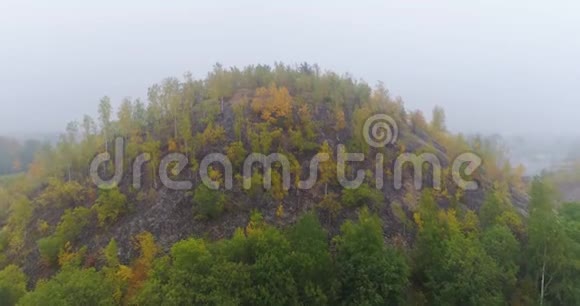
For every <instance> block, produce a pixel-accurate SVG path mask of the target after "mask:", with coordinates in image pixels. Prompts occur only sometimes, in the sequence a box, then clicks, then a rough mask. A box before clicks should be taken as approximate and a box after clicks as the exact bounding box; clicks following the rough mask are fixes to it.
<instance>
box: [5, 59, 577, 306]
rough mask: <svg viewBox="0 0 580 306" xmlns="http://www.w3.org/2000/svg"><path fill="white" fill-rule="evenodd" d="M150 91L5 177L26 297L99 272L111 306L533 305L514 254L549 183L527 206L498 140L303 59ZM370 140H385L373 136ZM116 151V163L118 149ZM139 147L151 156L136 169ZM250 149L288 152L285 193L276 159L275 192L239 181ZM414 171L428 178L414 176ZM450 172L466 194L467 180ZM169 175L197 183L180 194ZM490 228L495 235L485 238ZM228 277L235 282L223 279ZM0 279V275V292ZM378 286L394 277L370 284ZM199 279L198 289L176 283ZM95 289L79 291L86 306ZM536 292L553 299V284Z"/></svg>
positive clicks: (74, 130)
mask: <svg viewBox="0 0 580 306" xmlns="http://www.w3.org/2000/svg"><path fill="white" fill-rule="evenodd" d="M146 100H147V102H144V101H142V100H140V99H136V100H132V99H129V98H127V99H125V100H123V101H122V103H121V105H120V107H119V109H117V110H114V109H112V107H111V101H110V99H109V98H107V97H103V98H102V99H101V101H100V103H99V105H98V110H99V118H98V119H93V118H91V117H89V116H84V118H82V120H81V121H79V122H77V121H73V122H71V123H69V124H68V125H67V127H66V133H65V134H63V135H62V137H61V140H60V142H59V143H58V144H57V145H55V146H54V147H50V148H48V147H47V148H44V149H43V150H42V151H41V152H40V153H39V154H38V155H37V157H36V158H35V160H34V161H33V162H32V163H31V164H30V166H29V168H28V172H27V173H26V174H25V175H23V176H22V177H16V178H13V179H11V180H10V181H7V182H6V183H3V186H2V188H1V189H0V208H1V209H2V210H1V214H0V225H1V226H2V232H1V237H0V238H1V239H0V250H1V252H2V258H0V264H1V266H0V267H1V268H4V267H14V265H15V266H18V267H21V269H22V271H23V272H24V276H23V277H24V278H25V279H26V280H27V281H26V287H27V288H26V290H27V291H30V293H27V294H26V295H25V296H24V298H23V299H22V300H21V303H22V305H34V304H35V303H36V302H38V301H42V300H43V298H46V297H44V295H43V294H45V293H43V292H45V291H47V292H48V291H50V290H60V289H54V288H57V287H54V288H52V287H50V286H53V285H54V284H57V283H51V281H42V282H39V280H41V279H51V278H52V279H53V280H57V281H58V283H61V284H67V282H71V284H72V283H74V282H73V281H72V280H74V279H76V278H79V279H83V280H87V282H89V280H91V282H93V283H94V282H97V283H101V282H102V283H103V285H102V286H98V288H94V289H95V290H96V291H95V292H96V293H95V296H97V295H98V294H100V293H99V292H101V293H102V294H103V296H108V297H113V298H114V299H113V300H111V301H110V302H111V303H115V304H148V303H151V304H156V305H158V304H184V303H185V304H216V305H217V304H220V305H221V304H234V305H235V304H248V305H250V304H251V305H256V304H313V305H314V304H317V305H320V304H333V303H335V302H336V301H342V302H343V303H345V304H361V303H365V302H368V303H369V304H409V303H414V304H416V305H421V304H441V303H444V304H445V303H447V304H449V305H481V304H482V303H483V304H486V305H492V304H497V305H500V304H503V303H506V302H508V301H511V302H512V303H514V305H515V304H517V303H516V302H514V301H516V300H517V301H518V302H521V303H520V305H522V304H523V305H529V304H526V303H527V302H529V300H530V299H532V300H533V299H535V298H536V296H537V294H536V293H537V292H536V291H537V290H536V288H535V286H534V284H535V279H533V278H536V277H537V275H536V274H533V273H532V274H530V275H533V276H530V277H528V274H527V272H526V271H525V269H524V268H526V269H533V268H534V263H533V262H525V261H524V262H521V259H520V258H519V253H520V250H524V249H525V250H528V249H529V248H528V246H527V245H525V243H527V241H528V238H530V237H529V236H528V227H527V225H528V222H527V221H526V220H528V217H529V218H531V219H532V220H533V216H531V215H530V210H529V209H528V204H529V203H535V202H534V196H536V197H537V196H539V195H538V194H537V193H542V194H543V192H544V191H545V192H546V193H549V192H548V191H546V190H548V189H549V188H548V187H546V186H544V185H543V184H542V183H541V182H539V181H534V184H536V186H535V188H536V191H537V193H536V194H534V193H531V196H532V200H531V202H530V199H529V196H528V194H527V191H528V188H529V187H530V186H529V184H528V183H526V182H525V181H524V180H523V179H522V175H523V169H522V168H521V167H512V166H511V165H510V164H509V161H508V160H507V158H506V157H505V155H504V154H503V153H502V150H501V148H498V147H497V145H496V144H495V143H494V141H493V140H492V139H486V138H483V137H471V138H467V137H464V136H462V135H461V134H453V133H450V132H449V131H447V129H446V127H445V113H444V111H443V109H441V108H435V109H434V110H433V114H432V116H431V118H432V119H431V120H430V121H429V122H428V121H427V120H426V119H425V116H424V115H423V114H422V113H421V112H420V111H412V110H408V109H406V108H405V105H404V102H403V100H402V99H401V98H399V97H392V96H391V95H390V94H389V92H388V91H387V90H386V88H385V87H384V86H383V85H382V84H378V85H377V86H376V87H374V88H372V87H370V86H369V85H368V84H366V83H365V82H363V81H358V80H356V79H354V78H353V77H351V76H349V75H343V76H341V75H338V74H336V73H333V72H322V71H321V70H320V68H319V67H317V66H316V65H314V66H311V65H308V64H302V65H299V66H296V67H290V66H285V65H282V64H276V65H275V66H274V67H269V66H264V65H257V66H250V67H246V68H243V69H238V68H227V69H226V68H224V67H222V66H220V65H216V66H215V67H214V70H213V71H211V72H210V73H209V74H208V75H207V77H206V78H205V79H201V80H197V79H194V78H193V77H192V76H191V75H189V74H186V75H185V76H184V78H183V79H176V78H169V79H166V80H163V81H162V82H161V83H160V84H155V85H153V86H151V87H150V88H149V90H148V97H147V99H146ZM377 114H380V115H386V116H388V118H390V119H391V120H392V121H390V122H387V123H388V124H387V125H384V124H386V123H385V122H383V123H382V125H381V124H380V125H378V127H377V128H376V129H370V130H369V129H368V126H367V124H366V123H367V121H368V119H369V118H372V117H373V115H377ZM393 122H394V125H393ZM369 131H370V132H369ZM389 132H391V134H389ZM368 133H370V134H371V136H373V137H377V138H383V139H382V140H383V142H381V141H378V142H380V145H371V143H370V142H369V140H368V139H367V134H368ZM385 139H386V140H388V141H384V140H385ZM119 141H122V143H120V142H119ZM342 146H343V147H344V148H345V150H346V152H349V153H361V154H362V155H361V156H364V161H357V162H348V163H347V164H346V167H345V168H344V171H345V174H346V177H347V178H348V179H349V180H352V179H354V178H355V177H356V175H357V171H358V170H362V171H363V172H362V173H364V174H365V175H364V180H363V181H362V183H361V184H360V185H359V186H357V188H354V189H348V188H345V187H343V185H344V184H341V182H340V181H339V179H338V178H337V174H336V163H337V159H338V158H339V155H340V154H339V153H340V152H339V151H338V148H339V147H342ZM120 151H123V154H122V160H123V162H122V165H120V164H119V163H118V160H116V159H115V156H116V154H117V153H118V152H120ZM104 152H106V153H110V156H111V161H108V162H103V163H100V164H99V165H100V167H99V168H98V169H97V171H96V172H93V173H92V174H91V172H90V171H89V169H90V165H91V162H93V161H94V160H95V158H96V156H97V155H98V154H101V153H104ZM142 153H147V154H149V156H150V160H149V161H148V162H145V163H143V165H142V166H138V167H135V166H134V164H135V163H134V161H135V160H139V159H138V156H140V155H141V154H142ZM172 153H179V154H181V156H183V157H184V158H186V159H187V164H184V165H183V167H182V169H179V167H178V166H179V165H177V163H176V162H169V163H168V164H163V161H164V159H165V157H167V156H168V155H169V154H172ZM215 153H221V154H223V155H222V156H223V157H227V158H228V159H229V161H231V164H232V173H231V174H230V173H229V172H228V171H226V167H225V166H223V165H220V164H219V163H211V164H209V168H205V169H208V171H207V173H204V170H205V169H204V168H203V166H204V163H203V162H204V160H205V161H207V160H206V159H205V158H206V157H207V156H209V155H210V154H215ZM251 153H260V154H265V155H268V154H271V153H279V154H282V155H284V156H285V158H287V160H288V166H289V168H288V170H289V173H290V176H289V178H290V180H289V182H288V187H289V188H288V189H287V188H284V187H285V185H284V171H283V170H284V165H283V164H282V163H274V164H273V167H272V172H271V179H272V186H271V188H264V187H263V186H261V184H262V181H263V179H264V176H266V175H265V174H266V172H264V171H263V170H264V168H265V167H264V166H260V165H259V163H254V164H251V166H252V167H251V169H253V170H254V171H253V172H252V174H250V175H249V176H248V179H249V180H250V181H251V182H252V186H251V188H245V187H244V178H243V174H244V161H245V160H246V158H247V156H248V155H250V154H251ZM319 153H326V154H328V156H329V160H328V161H325V162H321V163H320V164H319V165H318V168H316V167H315V168H314V170H315V171H314V173H315V174H317V176H318V178H317V180H316V181H315V183H314V184H313V186H312V187H311V188H301V187H300V186H301V185H300V181H301V180H302V181H305V180H307V179H308V178H309V173H310V174H311V172H309V170H311V169H312V167H310V163H311V161H312V159H313V158H314V156H316V155H317V154H319ZM424 153H425V154H430V155H429V156H432V157H434V158H436V159H437V161H438V163H439V164H440V170H441V171H440V172H439V171H434V170H436V169H435V168H436V166H434V165H433V164H429V163H419V167H418V168H413V165H412V163H406V164H404V166H403V167H402V168H400V167H399V166H400V165H399V164H398V163H397V160H398V158H399V157H400V156H402V155H404V154H414V155H416V156H419V155H420V154H424ZM464 153H470V154H472V155H469V156H473V154H475V155H476V156H477V157H479V158H480V159H481V161H482V162H483V163H482V165H481V166H479V167H477V168H476V169H475V171H474V172H472V173H469V171H466V167H468V165H467V164H465V163H464V164H461V167H458V168H454V165H455V164H456V161H457V157H458V156H466V155H462V154H464ZM379 155H380V156H382V157H383V162H382V163H381V164H380V165H379V166H377V162H376V161H377V156H379ZM160 165H162V166H163V167H160ZM167 169H169V170H168V171H167V172H168V174H167V178H166V179H162V178H163V175H164V172H166V171H165V170H167ZM397 169H402V176H401V178H402V180H401V181H400V183H401V184H400V185H401V188H399V187H398V186H397V183H398V182H399V181H398V177H397ZM418 170H423V174H424V175H423V177H422V180H420V182H421V183H422V186H420V187H421V188H416V186H415V185H414V184H416V183H418V182H416V181H414V179H415V178H416V177H418ZM116 173H120V174H121V175H120V176H119V178H120V179H119V180H118V181H117V182H115V183H114V184H107V185H100V186H98V185H97V184H95V182H94V178H95V175H96V176H98V177H100V178H101V179H103V180H108V179H109V178H111V177H114V176H115V175H116ZM381 173H382V174H381ZM458 175H459V177H461V178H462V180H463V181H472V182H475V183H476V186H477V188H475V189H474V190H465V189H464V188H462V187H463V186H461V185H460V184H458V178H457V176H458ZM379 176H380V177H382V178H384V183H383V184H382V186H380V185H379V186H377V181H376V178H377V177H379ZM230 177H231V178H232V186H231V188H228V187H227V182H228V178H230ZM419 177H420V176H419ZM438 177H439V178H441V183H440V184H437V183H436V182H437V178H438ZM167 180H173V181H174V182H175V181H186V182H190V183H191V186H190V188H187V189H186V190H176V188H175V186H174V185H172V184H167ZM207 181H213V182H217V183H219V188H218V189H217V190H212V189H211V188H210V186H208V184H207ZM177 189H183V188H177ZM538 190H540V191H538ZM544 200H545V201H548V197H547V196H546V198H545V199H544ZM542 203H544V202H542ZM546 213H548V212H546ZM544 217H545V216H543V217H542V218H544ZM357 220H358V221H357ZM530 224H532V225H533V224H534V223H533V222H532V223H530ZM493 235H498V236H500V238H498V239H500V240H497V241H499V242H498V244H485V243H484V242H485V241H488V240H486V239H492V240H493V239H495V238H497V237H496V236H493ZM433 237H439V238H433ZM191 238H196V239H191ZM531 238H532V240H530V241H536V240H534V239H536V238H535V237H533V235H532V237H531ZM433 239H435V240H433ZM438 239H439V240H441V241H443V243H442V244H440V243H439V242H437V241H439V240H438ZM493 241H496V240H493ZM488 242H489V241H488ZM311 248H316V249H315V250H313V249H311ZM563 248H564V247H563ZM566 250H567V249H566ZM502 251H505V252H503V253H502ZM270 252H271V253H270ZM301 252H302V253H301ZM530 252H533V248H531V251H530ZM288 254H289V255H288ZM296 254H298V255H296ZM286 256H289V258H286ZM293 256H296V257H293ZM438 256H440V257H438ZM216 258H217V259H216ZM444 258H451V259H453V260H452V261H450V262H447V261H445V260H444ZM214 259H215V260H217V261H215V262H214V261H212V260H214ZM285 260H287V261H285ZM309 260H313V261H314V262H310V261H309ZM319 261H320V262H319ZM367 265H368V266H367ZM286 267H287V268H288V270H286ZM297 267H300V268H297ZM434 267H437V268H434ZM520 267H521V268H520ZM6 269H8V268H6ZM180 269H181V270H180ZM295 269H298V270H295ZM317 269H319V270H317ZM320 269H322V270H320ZM324 269H328V270H324ZM169 271H171V272H169ZM325 271H326V272H325ZM376 271H379V272H376ZM375 272H376V273H375ZM483 272H485V273H483ZM0 273H1V272H0ZM6 273H8V272H6ZM11 273H17V272H11ZM83 273H85V274H83ZM213 273H216V274H213ZM365 273H366V274H365ZM377 273H379V274H377ZM381 273H382V274H381ZM475 274H477V275H480V276H479V277H478V278H473V277H472V276H473V275H475ZM226 275H227V276H228V277H231V278H232V280H231V283H227V284H226V283H222V280H221V279H220V277H221V278H225V277H226ZM320 275H328V277H327V278H326V279H319V277H320ZM469 275H471V276H469ZM555 275H558V274H555ZM576 276H577V274H573V277H576ZM59 277H60V279H59ZM557 277H558V281H560V282H568V281H569V280H568V279H567V278H563V276H562V277H561V276H560V275H558V276H557ZM466 278H467V279H470V280H469V281H468V280H466ZM1 280H2V277H1V274H0V287H1ZM492 280H493V281H492ZM385 282H388V283H389V284H391V286H386V285H379V284H385ZM530 282H531V285H530ZM79 283H80V284H81V285H79V286H84V285H83V282H79ZM37 284H40V285H39V286H36V285H37ZM249 284H252V286H255V288H257V289H255V291H252V290H250V289H248V287H247V286H249ZM284 284H286V285H284ZM290 284H291V285H290ZM54 286H56V285H54ZM59 286H60V285H59ZM62 286H66V285H62ZM91 286H92V285H87V287H86V288H85V287H82V288H83V289H82V290H81V289H79V293H78V294H80V295H82V294H83V293H81V292H82V291H83V290H87V292H88V290H93V289H90V288H92V287H91ZM156 286H157V287H156ZM196 286H199V287H200V288H203V290H202V289H199V290H200V292H197V293H195V294H194V293H191V295H188V294H186V293H185V292H190V289H191V288H193V287H196ZM204 286H206V287H204ZM260 286H261V287H260ZM385 286H386V287H385ZM446 286H447V287H446ZM387 287H388V288H387ZM530 287H531V288H530ZM35 288H36V290H34V289H35ZM50 288H52V289H50ZM77 289H78V288H77ZM508 289H509V290H508ZM542 289H544V284H542ZM63 290H64V289H63ZM202 291H203V292H202ZM111 292H113V293H114V294H111ZM155 292H157V293H155ZM210 292H213V293H210ZM22 294H23V293H20V295H19V296H22ZM567 294H568V293H567V292H566V294H564V296H565V298H566V299H568V300H566V301H571V300H572V299H573V298H572V297H570V296H569V295H567ZM95 296H91V295H90V294H87V295H86V296H85V295H82V297H80V298H79V299H81V300H83V299H84V300H83V301H86V302H87V303H89V304H90V303H94V301H96V300H95V299H93V298H95ZM532 296H533V298H532ZM547 296H548V298H550V299H552V301H555V303H556V304H557V303H559V302H562V300H559V299H562V298H563V297H562V296H563V295H562V292H560V291H558V292H556V291H554V292H552V291H550V292H549V294H547ZM226 297H228V298H226ZM576 297H577V296H576ZM0 298H1V295H0ZM98 298H100V297H98ZM230 298H231V299H230ZM542 298H543V297H542ZM64 300H66V298H63V300H62V301H64ZM55 301H61V300H55ZM69 301H73V300H69ZM79 301H80V300H77V301H75V302H74V303H79ZM99 301H101V302H102V303H103V304H107V303H108V302H103V301H104V300H99ZM577 301H578V300H577ZM101 302H99V304H100V303H101ZM63 303H64V302H63ZM556 304H555V305H556Z"/></svg>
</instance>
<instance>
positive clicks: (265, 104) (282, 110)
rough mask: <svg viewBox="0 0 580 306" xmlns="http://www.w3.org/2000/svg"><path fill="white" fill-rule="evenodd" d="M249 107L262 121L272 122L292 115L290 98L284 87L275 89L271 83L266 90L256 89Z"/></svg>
mask: <svg viewBox="0 0 580 306" xmlns="http://www.w3.org/2000/svg"><path fill="white" fill-rule="evenodd" d="M251 106H252V110H253V111H254V112H255V113H257V114H260V117H261V118H262V119H263V120H265V121H273V120H275V119H277V118H282V117H288V116H289V115H291V114H292V97H291V96H290V93H289V92H288V89H287V88H286V87H276V84H274V83H272V84H270V86H269V87H268V88H266V87H260V88H258V89H256V93H255V97H254V99H253V100H252V105H251Z"/></svg>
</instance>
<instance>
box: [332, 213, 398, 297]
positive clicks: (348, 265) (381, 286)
mask: <svg viewBox="0 0 580 306" xmlns="http://www.w3.org/2000/svg"><path fill="white" fill-rule="evenodd" d="M336 239H337V252H338V254H337V259H336V261H337V264H338V267H337V268H338V276H339V281H340V291H339V295H338V301H339V302H340V303H341V304H343V305H399V304H401V303H402V301H403V296H404V292H405V289H406V287H407V284H408V276H409V267H408V266H407V263H406V260H405V258H404V256H403V255H402V254H400V253H399V252H398V251H396V250H394V249H392V248H390V247H386V246H385V244H384V241H383V230H382V225H381V221H380V219H379V218H378V217H377V216H376V215H371V214H370V213H369V212H368V210H367V209H363V210H362V211H361V212H360V214H359V218H358V222H357V223H354V222H351V221H347V222H346V223H345V224H343V226H342V227H341V235H340V236H339V237H337V238H336Z"/></svg>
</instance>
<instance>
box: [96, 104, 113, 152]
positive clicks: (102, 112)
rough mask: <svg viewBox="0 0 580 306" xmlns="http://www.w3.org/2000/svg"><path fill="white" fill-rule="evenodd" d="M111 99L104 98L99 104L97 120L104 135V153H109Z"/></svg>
mask: <svg viewBox="0 0 580 306" xmlns="http://www.w3.org/2000/svg"><path fill="white" fill-rule="evenodd" d="M111 110H112V107H111V99H109V97H107V96H105V97H103V98H101V101H100V103H99V120H100V121H101V131H102V132H103V135H104V141H105V152H109V134H110V133H111V132H110V129H111Z"/></svg>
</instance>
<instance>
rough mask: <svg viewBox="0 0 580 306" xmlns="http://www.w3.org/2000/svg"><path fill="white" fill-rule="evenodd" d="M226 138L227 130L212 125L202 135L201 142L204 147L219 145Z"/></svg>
mask: <svg viewBox="0 0 580 306" xmlns="http://www.w3.org/2000/svg"><path fill="white" fill-rule="evenodd" d="M225 137H226V130H225V129H224V128H223V127H222V126H216V127H214V125H213V123H210V124H209V125H208V126H207V127H206V128H205V130H204V131H203V133H202V134H201V141H202V143H203V145H204V146H207V145H213V144H217V143H219V142H220V141H223V140H224V139H225Z"/></svg>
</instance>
